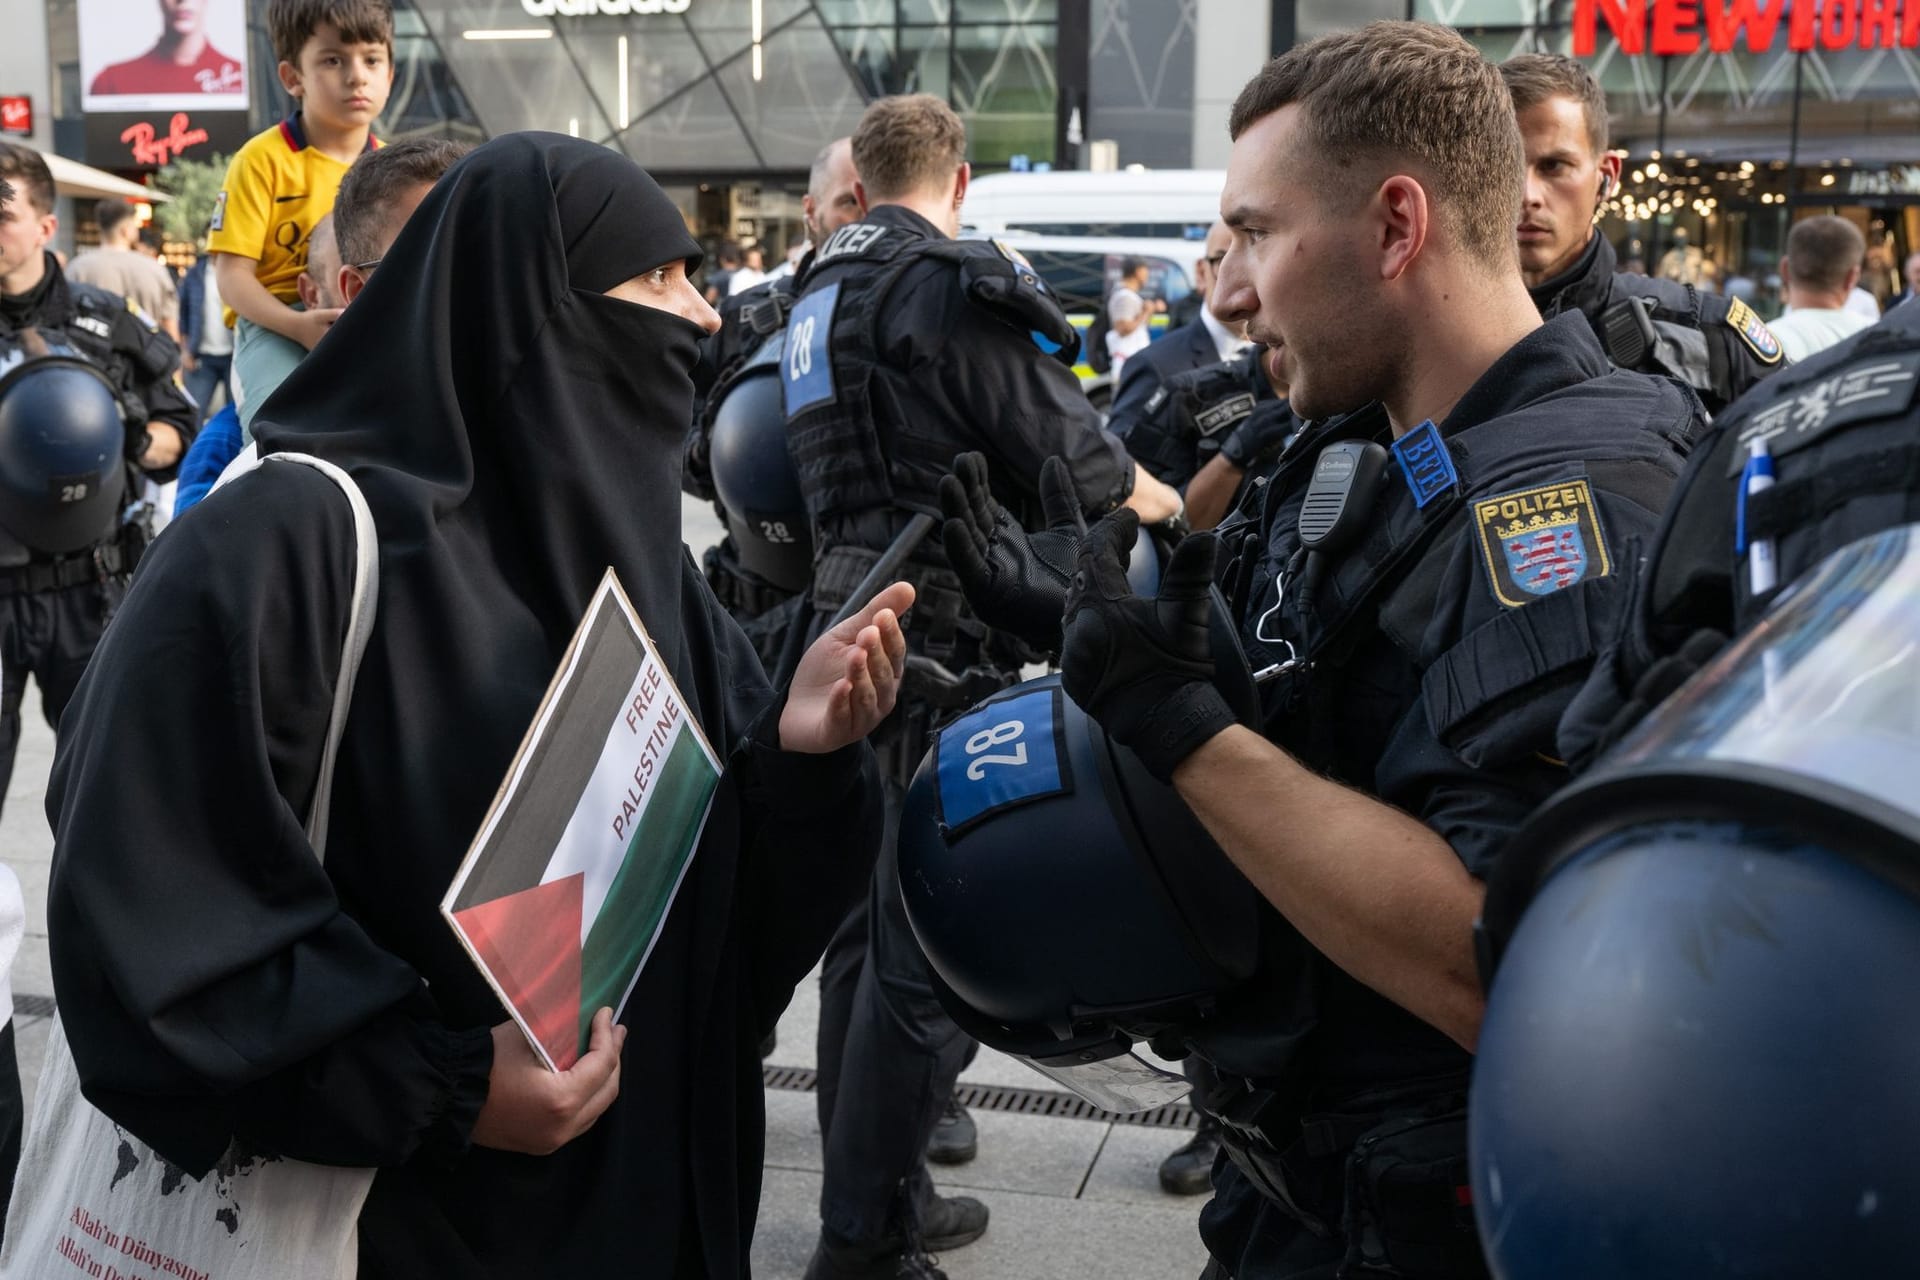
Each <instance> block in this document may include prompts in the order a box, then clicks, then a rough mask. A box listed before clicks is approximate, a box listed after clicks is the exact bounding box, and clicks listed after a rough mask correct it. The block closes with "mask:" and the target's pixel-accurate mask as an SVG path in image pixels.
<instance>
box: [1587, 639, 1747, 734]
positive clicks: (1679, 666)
mask: <svg viewBox="0 0 1920 1280" xmlns="http://www.w3.org/2000/svg"><path fill="white" fill-rule="evenodd" d="M1726 647H1727V637H1726V636H1725V635H1724V634H1722V633H1721V632H1718V631H1715V630H1713V629H1712V628H1711V627H1703V628H1701V629H1700V630H1699V631H1696V632H1694V633H1693V634H1692V635H1690V636H1688V637H1687V639H1686V642H1685V643H1684V644H1682V645H1681V646H1680V652H1678V653H1669V654H1666V655H1664V656H1662V657H1661V658H1659V659H1658V660H1657V661H1655V662H1654V664H1653V665H1652V666H1650V667H1648V668H1647V669H1646V670H1645V671H1643V672H1642V673H1641V674H1640V678H1639V679H1638V680H1636V681H1634V682H1633V692H1632V693H1631V694H1629V695H1628V697H1627V701H1626V702H1625V704H1623V705H1622V706H1621V708H1620V710H1619V711H1617V712H1616V713H1614V717H1613V719H1612V721H1610V722H1609V723H1608V725H1607V731H1606V733H1605V734H1603V735H1602V736H1601V739H1600V744H1599V750H1601V751H1605V750H1607V749H1608V748H1610V747H1612V746H1613V745H1614V744H1615V743H1617V742H1619V741H1620V739H1622V738H1624V737H1626V736H1627V735H1628V734H1629V733H1632V732H1633V731H1634V730H1635V729H1636V728H1638V727H1639V726H1640V722H1641V721H1642V720H1645V719H1646V718H1647V713H1648V712H1650V711H1652V710H1653V709H1654V708H1655V707H1657V706H1659V705H1660V704H1661V703H1663V702H1665V701H1666V700H1667V699H1668V698H1669V697H1671V696H1672V695H1673V693H1674V691H1675V690H1676V689H1678V688H1679V687H1680V686H1681V685H1683V684H1685V683H1686V682H1687V681H1689V680H1691V679H1693V677H1694V676H1696V675H1698V674H1699V673H1700V670H1701V668H1703V667H1705V666H1706V665H1707V664H1708V663H1709V662H1712V661H1713V660H1714V658H1716V657H1718V656H1719V653H1720V651H1721V650H1722V649H1724V648H1726Z"/></svg>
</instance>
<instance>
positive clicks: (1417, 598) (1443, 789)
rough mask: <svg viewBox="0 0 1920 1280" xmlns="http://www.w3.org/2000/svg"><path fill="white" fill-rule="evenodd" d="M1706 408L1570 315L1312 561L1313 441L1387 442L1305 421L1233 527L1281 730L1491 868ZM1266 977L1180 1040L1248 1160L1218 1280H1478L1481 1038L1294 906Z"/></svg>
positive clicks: (1256, 643) (1248, 631)
mask: <svg viewBox="0 0 1920 1280" xmlns="http://www.w3.org/2000/svg"><path fill="white" fill-rule="evenodd" d="M1701 415H1702V410H1701V408H1700V404H1699V401H1698V400H1697V398H1695V397H1694V396H1693V395H1691V394H1690V393H1688V392H1687V391H1686V390H1684V389H1683V388H1681V387H1678V386H1676V385H1674V384H1673V383H1672V382H1669V381H1667V380H1664V379H1658V378H1646V377H1642V376H1640V375H1638V374H1634V373H1628V372H1621V371H1617V370H1614V369H1612V368H1610V366H1609V363H1608V361H1607V358H1606V354H1605V352H1603V351H1602V349H1601V347H1600V345H1599V343H1598V342H1597V341H1596V340H1595V339H1594V336H1593V334H1592V332H1591V331H1590V330H1589V329H1588V328H1587V326H1586V324H1585V323H1584V321H1583V320H1582V319H1580V318H1578V317H1575V316H1571V315H1568V316H1562V317H1560V318H1558V319H1556V320H1552V321H1549V322H1548V323H1546V324H1545V325H1543V326H1542V327H1541V328H1539V329H1538V330H1536V331H1535V332H1533V333H1532V334H1530V335H1529V336H1528V337H1526V338H1524V339H1522V340H1521V341H1520V342H1519V343H1517V344H1516V345H1515V346H1514V347H1513V348H1512V349H1511V350H1509V351H1508V352H1507V353H1506V354H1505V355H1503V356H1502V357H1501V358H1500V359H1499V360H1497V361H1496V362H1495V363H1494V364H1493V366H1492V367H1491V368H1489V369H1488V370H1487V371H1486V372H1485V373H1484V374H1483V375H1482V376H1481V377H1480V379H1479V380H1478V381H1477V382H1476V383H1475V384H1474V386H1473V387H1472V388H1471V389H1470V390H1469V391H1468V392H1467V394H1466V395H1465V396H1464V397H1463V398H1462V399H1461V400H1460V402H1459V403H1458V404H1457V405H1456V406H1455V407H1454V409H1453V411H1452V412H1451V413H1450V414H1449V415H1448V417H1447V419H1446V420H1445V421H1444V422H1442V423H1440V424H1438V425H1437V426H1436V425H1433V424H1430V423H1427V424H1421V425H1420V426H1419V427H1417V428H1415V429H1414V430H1412V431H1410V432H1408V433H1406V434H1405V435H1404V436H1402V437H1401V438H1400V439H1399V440H1398V441H1393V442H1392V443H1391V445H1390V448H1389V449H1388V451H1387V453H1386V454H1385V455H1381V454H1378V453H1373V452H1371V451H1368V455H1367V456H1368V457H1369V458H1370V459H1371V463H1370V464H1367V465H1373V466H1377V468H1378V469H1379V470H1378V472H1377V474H1378V479H1379V483H1380V484H1381V486H1382V487H1381V488H1380V490H1379V496H1378V499H1377V501H1375V502H1374V503H1373V505H1372V507H1371V508H1370V511H1371V516H1370V518H1369V519H1368V520H1367V521H1365V522H1364V525H1363V526H1362V527H1360V528H1359V529H1357V530H1356V531H1355V532H1354V533H1353V535H1352V536H1351V537H1350V538H1349V540H1348V541H1347V543H1346V544H1345V545H1344V546H1339V547H1334V546H1326V547H1323V548H1322V550H1321V551H1320V552H1317V553H1315V554H1314V555H1308V554H1306V553H1305V552H1304V551H1303V549H1302V542H1301V531H1300V527H1299V526H1300V525H1301V522H1302V518H1303V507H1305V506H1306V505H1307V496H1308V488H1309V484H1310V482H1311V481H1312V480H1313V478H1314V476H1315V473H1316V470H1317V459H1318V457H1319V455H1320V454H1321V451H1322V450H1323V449H1325V448H1326V447H1327V446H1328V445H1330V444H1334V443H1336V442H1340V441H1374V442H1378V443H1380V444H1383V445H1384V444H1387V443H1388V442H1390V441H1392V436H1391V431H1390V428H1389V425H1388V423H1387V421H1386V418H1385V414H1384V413H1383V412H1382V411H1381V410H1379V409H1378V408H1377V407H1376V408H1373V409H1369V410H1363V411H1361V412H1360V413H1357V414H1354V415H1350V416H1347V417H1344V418H1341V419H1336V420H1334V421H1332V422H1329V423H1326V424H1322V425H1319V426H1317V427H1314V428H1311V429H1310V430H1309V431H1308V433H1307V434H1306V435H1305V436H1304V437H1302V438H1301V439H1300V440H1299V441H1298V442H1296V445H1295V447H1294V448H1293V449H1291V450H1290V451H1289V452H1288V454H1287V456H1286V457H1285V458H1284V459H1283V460H1282V462H1281V464H1280V466H1279V468H1278V470H1277V471H1276V472H1275V473H1274V475H1273V476H1272V478H1271V479H1270V480H1269V481H1267V482H1266V483H1265V484H1264V486H1263V487H1262V489H1261V491H1260V492H1259V493H1258V494H1257V495H1255V496H1253V497H1251V498H1250V499H1249V502H1248V503H1247V505H1246V507H1245V508H1244V509H1243V514H1242V515H1240V516H1238V517H1236V518H1235V519H1233V520H1231V521H1229V522H1228V524H1227V525H1226V526H1223V528H1222V530H1221V531H1220V539H1221V552H1222V555H1223V556H1224V557H1225V563H1224V566H1223V569H1222V578H1221V581H1222V585H1223V587H1224V589H1225V590H1226V592H1227V594H1228V597H1229V599H1230V601H1231V603H1232V609H1233V612H1234V614H1235V615H1236V617H1237V619H1238V622H1239V629H1240V633H1241V639H1242V641H1243V643H1244V645H1245V647H1246V649H1247V652H1248V655H1249V657H1250V659H1251V661H1252V665H1253V668H1254V670H1255V673H1256V678H1257V679H1258V680H1259V681H1260V687H1261V698H1262V703H1263V705H1262V715H1263V717H1264V720H1265V732H1266V735H1267V736H1268V737H1269V738H1270V739H1271V740H1273V741H1274V742H1276V743H1277V744H1279V745H1280V746H1282V747H1283V748H1285V749H1286V750H1287V751H1289V752H1290V753H1292V754H1293V755H1294V756H1296V757H1297V758H1298V759H1299V760H1300V761H1301V762H1302V763H1303V764H1304V765H1306V766H1307V767H1308V768H1311V769H1315V770H1318V771H1321V772H1323V773H1325V774H1326V775H1327V776H1329V777H1332V778H1334V779H1336V780H1338V781H1340V782H1343V783H1346V784H1348V785H1350V786H1353V787H1356V788H1358V789H1360V790H1362V791H1364V792H1366V793H1367V794H1369V795H1372V796H1374V797H1376V798H1378V799H1379V800H1381V801H1383V802H1385V803H1387V804H1390V805H1393V806H1395V807H1397V808H1399V809H1402V810H1404V811H1405V812H1407V813H1409V814H1411V815H1413V816H1414V817H1416V818H1417V819H1419V820H1420V821H1421V822H1423V823H1425V824H1426V825H1427V826H1428V827H1430V828H1431V829H1433V830H1434V831H1436V832H1437V833H1438V834H1439V835H1440V836H1441V837H1443V838H1444V839H1445V840H1447V842H1448V843H1449V844H1450V845H1452V847H1453V848H1454V850H1455V852H1456V853H1457V854H1458V855H1459V857H1460V859H1461V861H1462V862H1463V863H1464V864H1465V866H1466V868H1467V869H1468V870H1469V871H1470V872H1471V873H1472V874H1473V875H1475V876H1476V877H1479V878H1483V879H1484V878H1485V877H1486V876H1487V875H1488V874H1489V872H1490V871H1491V870H1492V869H1493V867H1494V866H1495V865H1496V863H1497V861H1498V860H1499V858H1500V856H1501V853H1502V849H1503V846H1504V844H1505V843H1506V841H1507V839H1508V837H1509V836H1510V835H1511V834H1512V832H1513V831H1514V830H1515V829H1516V828H1517V827H1518V826H1519V825H1520V823H1521V822H1522V820H1524V819H1525V818H1526V817H1527V815H1528V814H1529V813H1530V812H1532V811H1533V810H1534V809H1535V808H1537V807H1538V806H1539V805H1540V804H1541V803H1542V802H1543V801H1544V800H1545V799H1546V798H1547V797H1548V796H1549V795H1550V794H1552V793H1553V792H1554V791H1555V789H1556V788H1558V787H1560V786H1561V785H1562V784H1563V783H1564V782H1565V781H1566V777H1567V773H1566V769H1565V768H1564V766H1563V765H1562V764H1561V763H1560V762H1559V760H1558V759H1557V758H1555V756H1554V729H1555V725H1556V723H1557V722H1558V720H1559V718H1560V715H1561V712H1562V711H1563V710H1564V708H1565V706H1566V704H1567V701H1568V699H1569V698H1570V696H1571V691H1572V689H1573V688H1575V687H1577V684H1578V681H1579V679H1580V678H1581V677H1582V676H1583V675H1584V674H1585V673H1586V672H1587V670H1588V669H1589V668H1590V666H1591V664H1592V662H1593V660H1594V656H1595V653H1596V650H1597V649H1598V647H1599V645H1600V644H1601V642H1602V641H1603V640H1604V638H1605V637H1606V635H1607V634H1608V633H1609V631H1610V629H1611V627H1612V625H1613V623H1614V622H1615V621H1616V620H1617V618H1618V617H1619V615H1620V614H1621V612H1622V610H1623V607H1624V601H1625V594H1626V587H1627V584H1628V565H1627V558H1628V557H1629V556H1630V555H1631V554H1632V552H1631V550H1630V548H1631V546H1632V545H1633V543H1634V541H1635V540H1636V539H1640V538H1643V537H1644V536H1646V535H1647V534H1648V533H1649V532H1650V531H1651V530H1652V529H1653V527H1654V524H1655V521H1656V518H1657V513H1658V512H1659V511H1660V510H1661V508H1662V507H1663V505H1664V504H1665V501H1666V498H1667V495H1668V492H1669V489H1670V487H1671V485H1672V484H1673V481H1674V478H1675V477H1676V476H1677V475H1678V474H1679V471H1680V469H1681V465H1682V457H1683V450H1684V448H1685V445H1686V442H1687V441H1689V440H1691V439H1692V438H1693V437H1694V435H1695V434H1696V432H1697V431H1698V429H1699V426H1700V418H1701ZM1276 820H1286V815H1276ZM1261 969H1262V977H1261V978H1259V979H1256V981H1255V982H1254V983H1252V984H1251V985H1250V987H1249V989H1248V993H1247V995H1246V996H1245V997H1244V998H1242V999H1240V1000H1239V1001H1237V1002H1235V1003H1234V1004H1231V1005H1229V1007H1227V1008H1225V1009H1223V1010H1222V1011H1221V1012H1220V1014H1219V1016H1217V1017H1215V1018H1213V1019H1211V1020H1209V1021H1208V1022H1207V1023H1205V1024H1204V1025H1203V1026H1201V1027H1199V1028H1197V1029H1195V1028H1189V1030H1188V1033H1187V1035H1186V1036H1185V1039H1186V1042H1187V1044H1188V1045H1189V1046H1190V1047H1191V1049H1192V1050H1193V1052H1194V1053H1195V1054H1196V1055H1198V1057H1199V1058H1200V1059H1201V1060H1202V1061H1203V1062H1204V1063H1205V1064H1206V1065H1207V1066H1208V1067H1209V1068H1210V1069H1211V1070H1212V1072H1213V1073H1214V1074H1215V1076H1216V1077H1217V1083H1216V1084H1215V1085H1214V1086H1213V1087H1211V1088H1208V1089H1206V1090H1204V1091H1202V1093H1200V1094H1198V1095H1196V1096H1197V1098H1198V1101H1199V1103H1200V1105H1202V1106H1203V1107H1204V1108H1205V1109H1207V1110H1209V1111H1211V1112H1212V1113H1214V1114H1216V1115H1218V1116H1219V1117H1220V1119H1221V1120H1222V1122H1223V1124H1224V1128H1225V1138H1226V1142H1227V1149H1228V1153H1229V1155H1230V1157H1231V1160H1230V1162H1222V1163H1221V1164H1220V1165H1219V1166H1217V1167H1216V1173H1215V1185H1216V1195H1215V1198H1214V1199H1213V1201H1212V1202H1211V1203H1209V1204H1208V1205H1207V1207H1206V1208H1205V1209H1204V1210H1203V1213H1202V1217H1201V1234H1202V1236H1203V1237H1204V1239H1205V1240H1206V1243H1207V1245H1208V1248H1209V1250H1210V1251H1211V1253H1212V1254H1213V1256H1214V1258H1215V1259H1216V1262H1215V1263H1214V1265H1213V1269H1212V1271H1211V1272H1210V1274H1213V1275H1224V1276H1236V1277H1240V1278H1241V1280H1266V1278H1268V1277H1284V1276H1295V1275H1315V1276H1320V1275H1331V1274H1333V1270H1332V1268H1333V1267H1335V1266H1337V1265H1341V1264H1342V1263H1343V1262H1344V1265H1345V1268H1346V1269H1345V1270H1343V1271H1342V1272H1341V1274H1363V1273H1364V1274H1383V1275H1402V1276H1415V1277H1453V1276H1472V1275H1480V1274H1483V1273H1484V1264H1483V1262H1482V1261H1481V1258H1480V1254H1479V1246H1478V1242H1477V1239H1476V1237H1475V1234H1474V1226H1473V1219H1472V1210H1471V1207H1470V1205H1468V1204H1467V1203H1466V1201H1465V1197H1464V1192H1463V1190H1462V1189H1463V1188H1464V1187H1465V1186H1466V1184H1467V1178H1466V1145H1465V1115H1464V1097H1465V1090H1466V1085H1467V1075H1468V1070H1469V1066H1470V1064H1471V1057H1470V1055H1469V1054H1468V1053H1467V1052H1466V1051H1465V1050H1463V1049H1461V1048H1460V1047H1459V1046H1458V1045H1457V1044H1455V1043H1453V1042H1452V1041H1451V1040H1450V1039H1448V1038H1447V1037H1446V1036H1445V1035H1443V1034H1442V1033H1441V1032H1440V1031H1438V1030H1436V1029H1435V1028H1433V1027H1432V1026H1430V1025H1428V1024H1426V1023H1424V1022H1422V1021H1421V1020H1420V1019H1418V1018H1416V1017H1415V1016H1414V1015H1413V1014H1411V1013H1409V1012H1407V1011H1406V1010H1404V1009H1402V1008H1400V1007H1399V1006H1397V1005H1395V1004H1394V1003H1392V1002H1391V1001H1389V1000H1387V999H1386V998H1385V997H1384V996H1381V995H1380V994H1378V993H1376V992H1374V991H1372V990H1371V989H1369V988H1367V987H1365V986H1364V985H1362V984H1361V983H1360V982H1358V981H1357V980H1355V979H1354V978H1352V977H1351V976H1349V975H1348V974H1346V973H1345V972H1344V971H1342V970H1341V969H1339V968H1338V967H1337V966H1335V965H1334V964H1333V963H1332V962H1330V961H1329V960H1327V959H1326V958H1325V957H1324V956H1322V955H1321V954H1320V953H1318V952H1317V951H1315V950H1314V949H1313V948H1312V947H1311V946H1310V945H1309V944H1307V943H1306V942H1305V941H1304V939H1302V938H1301V937H1300V936H1299V935H1298V934H1297V933H1296V932H1294V931H1293V930H1292V928H1291V927H1290V926H1288V925H1287V924H1286V923H1285V922H1284V921H1283V920H1282V919H1281V918H1280V917H1278V916H1277V915H1272V916H1270V919H1269V922H1268V926H1267V928H1266V936H1265V939H1264V942H1263V946H1262V960H1261ZM1394 1267H1397V1268H1399V1269H1398V1270H1393V1269H1389V1268H1394ZM1361 1268H1367V1270H1365V1271H1364V1272H1363V1271H1362V1270H1361Z"/></svg>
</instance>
